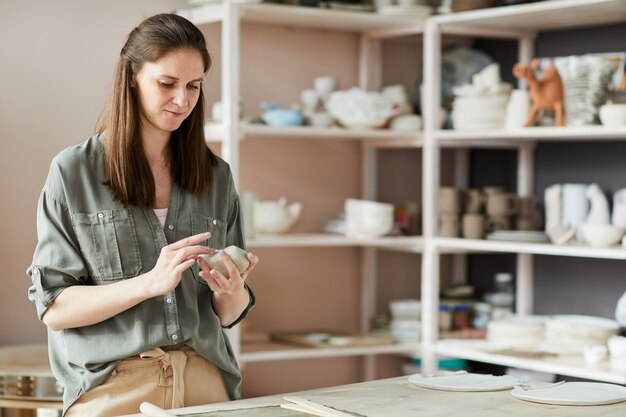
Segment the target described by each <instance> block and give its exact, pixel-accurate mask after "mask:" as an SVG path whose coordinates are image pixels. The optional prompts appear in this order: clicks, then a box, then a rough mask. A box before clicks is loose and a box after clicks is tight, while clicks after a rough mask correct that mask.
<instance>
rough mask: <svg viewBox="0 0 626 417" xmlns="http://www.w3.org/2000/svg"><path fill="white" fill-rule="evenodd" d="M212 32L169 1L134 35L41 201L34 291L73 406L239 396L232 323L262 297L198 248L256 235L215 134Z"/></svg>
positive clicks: (109, 410)
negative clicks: (86, 129)
mask: <svg viewBox="0 0 626 417" xmlns="http://www.w3.org/2000/svg"><path fill="white" fill-rule="evenodd" d="M210 66H211V60H210V57H209V54H208V52H207V48H206V44H205V40H204V37H203V35H202V33H201V32H200V31H199V30H198V28H196V27H195V26H194V25H193V24H191V23H190V22H189V21H187V20H186V19H184V18H182V17H180V16H176V15H170V14H161V15H157V16H153V17H150V18H148V19H146V20H145V21H143V22H142V23H141V24H140V25H139V26H138V27H137V28H135V29H134V30H133V31H132V32H131V33H130V34H129V36H128V39H127V41H126V44H125V45H124V47H123V48H122V50H121V53H120V59H119V62H118V64H117V68H116V71H115V78H114V82H113V91H112V94H111V96H110V99H109V102H108V104H107V107H106V108H105V111H104V112H103V115H102V117H101V119H100V121H99V123H98V127H97V129H96V131H97V132H99V133H97V134H96V135H95V136H93V137H91V138H89V139H88V140H87V141H85V142H84V143H82V144H80V145H76V146H74V147H71V148H69V149H66V150H65V151H63V152H61V153H60V154H59V155H58V156H57V157H55V158H54V160H53V162H52V164H51V168H50V172H49V174H48V178H47V180H46V184H45V186H44V188H43V191H42V193H41V196H40V199H39V205H38V211H37V231H38V244H37V248H36V250H35V254H34V258H33V264H32V266H31V267H30V268H29V269H28V274H29V275H30V276H31V278H32V281H33V286H32V287H31V288H30V289H29V298H30V299H31V300H33V301H34V302H35V304H36V306H37V312H38V315H39V317H40V319H42V320H43V322H44V323H45V324H46V325H47V326H48V344H49V352H50V362H51V366H52V370H53V372H54V375H55V377H56V378H57V379H58V380H59V382H60V383H61V384H62V385H63V387H64V397H63V400H64V415H66V416H72V417H74V416H90V417H94V416H111V415H120V414H128V413H136V412H138V409H139V404H140V403H141V402H142V401H150V402H153V403H155V404H157V405H159V406H161V407H163V408H176V407H183V406H189V405H195V404H205V403H210V402H217V401H226V400H228V399H229V398H230V399H236V398H238V397H239V387H240V381H241V377H240V373H239V369H238V367H237V364H236V361H235V358H234V356H233V353H232V349H231V347H230V345H229V343H228V340H227V338H226V337H225V335H224V332H223V330H222V329H223V328H229V327H232V326H233V325H235V324H236V323H238V322H239V321H240V320H241V319H242V318H243V317H245V315H246V314H247V313H248V311H249V310H250V308H251V307H252V306H253V305H254V295H253V293H252V291H251V290H250V289H249V288H248V286H247V285H246V284H245V280H246V278H247V276H248V274H249V273H250V271H251V270H252V269H253V268H254V267H255V265H256V264H257V262H258V258H257V257H256V256H254V255H252V254H248V258H249V261H250V266H249V267H248V269H247V270H245V271H244V272H243V273H241V274H240V273H239V271H238V270H237V269H236V267H235V266H234V264H233V262H232V260H231V259H230V258H229V257H228V255H227V254H225V253H224V252H223V251H222V252H221V256H222V259H223V261H224V263H225V264H226V266H227V268H228V271H229V276H223V275H221V274H220V273H219V272H217V271H216V270H212V269H210V268H209V267H208V265H207V264H206V263H205V262H204V261H202V260H199V261H198V259H199V256H200V255H202V254H211V253H213V252H215V250H214V249H211V248H224V247H226V246H228V245H237V246H240V247H243V246H244V239H243V233H242V227H241V212H240V209H239V199H238V196H237V193H236V191H235V188H234V186H233V182H232V176H231V173H230V169H229V167H228V165H227V164H226V163H225V162H224V161H223V160H221V159H220V158H218V157H217V156H215V155H214V154H213V153H212V152H211V151H210V150H209V149H208V148H207V147H206V146H205V144H204V135H203V119H204V116H203V105H204V103H203V95H202V81H203V79H204V76H205V75H206V73H207V72H208V70H209V68H210Z"/></svg>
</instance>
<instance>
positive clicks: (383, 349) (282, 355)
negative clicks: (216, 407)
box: [241, 342, 419, 362]
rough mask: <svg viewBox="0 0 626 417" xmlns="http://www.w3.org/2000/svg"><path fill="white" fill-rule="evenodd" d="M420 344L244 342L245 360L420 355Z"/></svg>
mask: <svg viewBox="0 0 626 417" xmlns="http://www.w3.org/2000/svg"><path fill="white" fill-rule="evenodd" d="M418 352H419V344H418V343H410V344H394V345H381V346H367V347H337V348H305V347H297V346H295V345H290V344H285V343H274V342H255V343H242V345H241V360H242V361H243V362H264V361H275V360H289V359H313V358H332V357H339V356H364V355H383V354H413V355H418Z"/></svg>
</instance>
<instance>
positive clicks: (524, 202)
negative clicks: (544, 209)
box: [517, 195, 537, 217]
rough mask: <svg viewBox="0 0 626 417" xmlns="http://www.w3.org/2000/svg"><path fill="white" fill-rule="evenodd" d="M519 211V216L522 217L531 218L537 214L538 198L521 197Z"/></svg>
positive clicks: (532, 196)
mask: <svg viewBox="0 0 626 417" xmlns="http://www.w3.org/2000/svg"><path fill="white" fill-rule="evenodd" d="M518 200H519V203H518V205H519V209H518V212H517V214H518V215H520V216H522V217H531V216H532V215H533V214H534V212H535V207H536V206H537V197H536V196H534V195H531V196H527V197H519V198H518Z"/></svg>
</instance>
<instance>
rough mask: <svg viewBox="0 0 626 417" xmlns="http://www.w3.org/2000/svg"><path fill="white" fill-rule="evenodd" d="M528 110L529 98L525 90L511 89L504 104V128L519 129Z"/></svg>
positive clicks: (524, 121) (524, 120) (522, 125)
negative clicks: (507, 100) (506, 102)
mask: <svg viewBox="0 0 626 417" xmlns="http://www.w3.org/2000/svg"><path fill="white" fill-rule="evenodd" d="M529 110H530V98H529V97H528V91H526V90H513V91H511V96H510V97H509V102H508V104H507V106H506V116H505V119H504V127H505V129H506V130H515V129H521V128H523V127H524V124H525V123H526V118H527V117H528V112H529Z"/></svg>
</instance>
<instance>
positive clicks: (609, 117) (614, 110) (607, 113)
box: [599, 104, 626, 127]
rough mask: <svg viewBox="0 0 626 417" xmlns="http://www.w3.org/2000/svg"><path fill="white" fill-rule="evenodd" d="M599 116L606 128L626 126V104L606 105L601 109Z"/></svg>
mask: <svg viewBox="0 0 626 417" xmlns="http://www.w3.org/2000/svg"><path fill="white" fill-rule="evenodd" d="M599 116H600V121H601V122H602V124H603V125H604V126H610V127H617V126H626V104H605V105H604V106H601V107H600V111H599Z"/></svg>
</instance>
